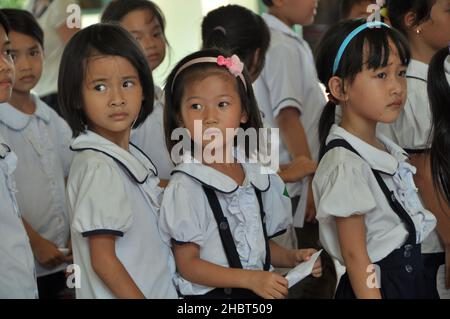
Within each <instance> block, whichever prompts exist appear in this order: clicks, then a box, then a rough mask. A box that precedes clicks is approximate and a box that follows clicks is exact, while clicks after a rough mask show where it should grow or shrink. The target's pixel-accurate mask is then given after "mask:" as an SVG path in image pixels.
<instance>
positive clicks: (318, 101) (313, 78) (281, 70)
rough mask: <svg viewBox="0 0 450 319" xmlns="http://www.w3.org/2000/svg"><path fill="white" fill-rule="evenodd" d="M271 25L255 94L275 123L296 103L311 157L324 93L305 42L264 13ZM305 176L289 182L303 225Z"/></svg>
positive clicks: (284, 158)
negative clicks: (268, 41) (300, 180)
mask: <svg viewBox="0 0 450 319" xmlns="http://www.w3.org/2000/svg"><path fill="white" fill-rule="evenodd" d="M262 16H263V18H264V21H265V22H266V23H267V25H268V26H269V29H270V35H271V38H270V46H269V50H268V52H267V54H266V63H265V65H264V69H263V70H262V72H261V75H260V76H259V77H258V79H257V80H256V81H255V83H254V89H255V96H256V100H257V102H258V105H259V108H260V109H261V111H262V112H263V113H264V115H265V119H266V121H267V123H268V124H269V125H270V126H271V127H274V128H277V127H278V124H277V122H276V117H277V116H278V115H279V114H280V112H281V110H283V109H284V108H286V107H295V108H296V109H298V111H299V112H300V120H301V122H302V124H303V127H304V129H305V133H306V137H307V141H308V145H309V149H310V151H311V156H312V158H313V159H315V160H317V158H318V155H319V146H320V144H319V132H318V126H319V119H320V115H321V113H322V110H323V107H324V106H325V104H326V99H325V94H324V91H323V90H322V88H321V87H320V84H319V80H318V78H317V72H316V69H315V64H314V58H313V55H312V52H311V48H310V47H309V45H308V43H307V42H306V41H305V40H303V39H302V38H301V37H300V36H299V35H298V34H296V33H295V32H294V31H292V30H291V29H290V28H289V27H288V26H287V25H285V24H284V23H283V22H282V21H281V20H279V19H278V18H276V17H275V16H273V15H270V14H266V13H265V14H263V15H262ZM279 151H280V153H279V154H280V163H281V164H285V163H288V162H290V161H291V160H292V159H291V156H290V155H289V152H288V149H287V148H286V145H284V143H283V141H281V140H280V146H279ZM307 185H308V179H307V178H305V179H303V181H302V182H298V183H289V184H287V186H288V192H289V195H291V196H292V197H293V196H297V195H301V202H300V204H299V207H303V209H302V211H299V210H297V213H296V214H301V216H296V217H295V220H298V218H299V217H300V219H299V222H296V224H297V226H299V227H301V226H302V225H303V219H304V217H303V216H304V213H305V212H304V209H305V208H306V205H305V204H306V199H307V194H308V187H307Z"/></svg>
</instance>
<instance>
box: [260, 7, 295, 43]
mask: <svg viewBox="0 0 450 319" xmlns="http://www.w3.org/2000/svg"><path fill="white" fill-rule="evenodd" d="M262 17H263V19H264V21H265V22H266V23H267V26H268V27H269V28H271V29H274V30H277V31H280V32H282V33H284V34H286V35H288V36H290V37H293V38H296V39H297V40H302V38H301V37H300V36H299V35H298V34H297V33H295V32H294V31H293V30H292V29H290V28H289V27H288V26H287V25H286V24H285V23H284V22H283V21H281V20H280V19H278V18H277V17H275V16H274V15H272V14H269V13H263V14H262Z"/></svg>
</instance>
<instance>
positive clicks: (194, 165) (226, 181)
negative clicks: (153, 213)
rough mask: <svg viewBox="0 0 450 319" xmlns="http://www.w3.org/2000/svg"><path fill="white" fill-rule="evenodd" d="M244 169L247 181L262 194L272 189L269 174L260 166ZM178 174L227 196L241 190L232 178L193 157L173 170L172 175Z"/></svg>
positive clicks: (253, 165) (244, 165) (246, 166)
mask: <svg viewBox="0 0 450 319" xmlns="http://www.w3.org/2000/svg"><path fill="white" fill-rule="evenodd" d="M242 167H243V169H244V172H245V179H246V181H248V182H249V183H250V184H251V185H252V186H253V187H255V188H257V189H258V190H259V191H261V192H265V191H267V190H268V189H269V188H270V177H269V175H268V174H265V173H261V166H260V165H259V164H251V163H242ZM176 173H184V174H186V175H188V176H190V177H191V178H193V179H195V180H196V181H198V182H199V183H201V184H203V185H206V186H209V187H211V188H213V189H215V190H216V191H219V192H221V193H225V194H230V193H233V192H235V191H236V190H237V189H238V188H239V185H238V184H237V183H236V182H235V181H234V180H233V179H232V178H230V177H228V176H227V175H225V174H223V173H221V172H219V171H217V170H215V169H214V168H212V167H209V166H206V165H204V164H202V163H200V162H199V161H197V160H195V159H193V158H192V157H191V156H186V157H183V162H182V163H181V164H179V165H177V166H176V167H175V168H174V169H173V170H172V172H171V175H173V174H176Z"/></svg>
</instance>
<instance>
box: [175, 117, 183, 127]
mask: <svg viewBox="0 0 450 319" xmlns="http://www.w3.org/2000/svg"><path fill="white" fill-rule="evenodd" d="M177 124H178V127H184V123H183V119H182V118H181V115H178V116H177Z"/></svg>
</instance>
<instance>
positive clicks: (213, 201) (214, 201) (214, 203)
mask: <svg viewBox="0 0 450 319" xmlns="http://www.w3.org/2000/svg"><path fill="white" fill-rule="evenodd" d="M203 191H204V192H205V194H206V197H207V198H208V202H209V205H210V206H211V210H212V211H213V214H214V218H215V220H216V222H217V227H218V229H219V234H220V240H221V241H222V246H223V249H224V250H225V255H226V256H227V259H228V264H229V265H230V267H231V268H241V269H242V264H241V259H240V258H239V254H238V252H237V249H236V245H235V243H234V239H233V236H232V235H231V231H230V225H229V224H228V220H227V219H226V217H225V216H224V215H223V211H222V207H220V203H219V199H218V198H217V195H216V193H215V191H214V190H213V189H211V188H208V187H206V186H204V185H203Z"/></svg>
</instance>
